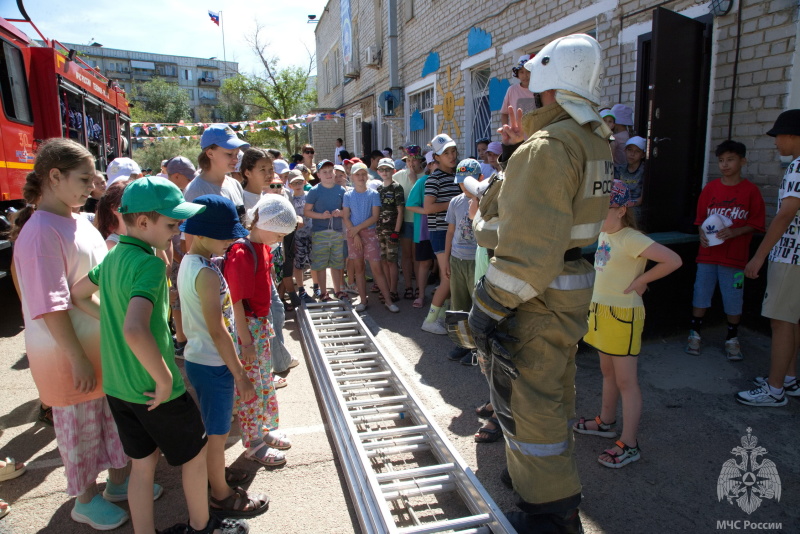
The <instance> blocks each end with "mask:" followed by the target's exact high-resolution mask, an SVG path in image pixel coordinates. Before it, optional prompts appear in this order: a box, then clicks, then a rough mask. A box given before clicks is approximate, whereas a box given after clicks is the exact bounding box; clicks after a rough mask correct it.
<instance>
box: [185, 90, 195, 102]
mask: <svg viewBox="0 0 800 534" xmlns="http://www.w3.org/2000/svg"><path fill="white" fill-rule="evenodd" d="M185 91H186V94H187V95H189V100H194V89H185Z"/></svg>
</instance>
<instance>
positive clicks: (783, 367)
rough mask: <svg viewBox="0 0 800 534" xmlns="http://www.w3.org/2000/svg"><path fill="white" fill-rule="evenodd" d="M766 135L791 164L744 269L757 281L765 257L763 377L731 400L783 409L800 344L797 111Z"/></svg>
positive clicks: (794, 389) (795, 392) (799, 390)
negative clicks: (768, 339)
mask: <svg viewBox="0 0 800 534" xmlns="http://www.w3.org/2000/svg"><path fill="white" fill-rule="evenodd" d="M767 135H769V136H772V137H774V138H775V146H776V147H777V149H778V153H779V154H780V155H781V156H792V159H793V161H792V162H791V163H790V164H789V167H788V168H787V169H786V174H784V175H783V180H782V181H781V187H780V190H779V192H778V212H777V213H776V214H775V218H774V219H772V222H771V223H770V225H769V228H767V233H766V234H765V235H764V239H763V240H762V241H761V245H759V247H758V250H756V253H755V254H754V255H753V258H752V259H751V260H750V262H749V263H748V264H747V265H746V266H745V268H744V274H745V276H747V277H748V278H757V277H758V272H759V271H760V270H761V267H762V266H763V265H764V260H766V259H767V255H769V267H768V270H767V290H766V291H765V292H764V302H763V304H762V306H761V315H763V316H764V317H769V319H770V325H771V326H772V348H771V355H770V368H769V375H768V376H766V377H757V378H755V380H753V382H754V383H755V385H756V387H755V388H754V389H751V390H750V391H740V392H739V393H737V394H736V400H737V402H740V403H741V404H747V405H749V406H785V405H786V403H787V400H786V396H787V395H788V396H790V397H800V386H798V384H797V347H798V346H800V327H798V321H800V244H799V243H798V241H797V239H798V238H797V236H798V235H800V109H790V110H788V111H784V112H783V113H781V114H780V115H778V118H777V120H776V121H775V125H774V126H773V127H772V129H771V130H770V131H768V132H767Z"/></svg>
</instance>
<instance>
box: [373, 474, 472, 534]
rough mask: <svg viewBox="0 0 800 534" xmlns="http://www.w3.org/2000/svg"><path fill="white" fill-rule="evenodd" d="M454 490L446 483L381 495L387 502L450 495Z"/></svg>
mask: <svg viewBox="0 0 800 534" xmlns="http://www.w3.org/2000/svg"><path fill="white" fill-rule="evenodd" d="M455 490H456V485H455V484H453V483H452V482H448V483H446V484H432V485H430V486H425V487H421V488H408V489H405V490H401V491H387V492H385V493H384V494H383V498H384V499H386V500H387V501H393V500H395V499H399V498H400V497H401V496H405V497H416V496H418V495H437V494H439V493H452V492H453V491H455ZM434 532H436V531H434Z"/></svg>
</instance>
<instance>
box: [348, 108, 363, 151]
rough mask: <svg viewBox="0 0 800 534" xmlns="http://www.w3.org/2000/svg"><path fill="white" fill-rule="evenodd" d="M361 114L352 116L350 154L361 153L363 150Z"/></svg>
mask: <svg viewBox="0 0 800 534" xmlns="http://www.w3.org/2000/svg"><path fill="white" fill-rule="evenodd" d="M361 141H362V139H361V115H356V116H355V117H353V151H352V152H350V154H353V155H355V154H362V153H363V152H364V148H363V144H362V143H361Z"/></svg>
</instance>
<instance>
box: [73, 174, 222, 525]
mask: <svg viewBox="0 0 800 534" xmlns="http://www.w3.org/2000/svg"><path fill="white" fill-rule="evenodd" d="M204 209H205V207H204V206H201V205H199V204H192V203H190V202H186V201H185V200H184V198H183V194H181V192H180V189H178V188H177V187H176V186H175V185H174V184H172V183H171V182H170V181H169V180H167V179H166V178H160V177H147V178H142V179H139V180H136V181H134V182H131V183H130V184H129V185H128V187H126V188H125V192H124V193H123V195H122V202H121V204H120V207H119V211H120V213H122V219H123V222H124V223H125V227H126V234H125V235H121V236H120V241H119V245H117V246H116V247H114V248H113V249H112V250H111V251H109V253H108V255H106V257H105V259H104V260H103V262H102V263H100V264H99V265H97V266H96V267H95V268H94V269H92V270H91V271H89V274H88V275H87V276H85V277H83V278H82V279H81V280H80V281H78V282H77V283H76V284H75V286H74V287H73V289H72V298H73V301H74V303H75V305H76V306H77V307H79V308H80V309H82V310H84V311H85V312H87V313H89V314H90V315H93V316H94V317H97V318H98V319H100V334H101V337H100V338H101V347H100V356H101V362H102V368H103V391H104V392H105V393H106V396H107V398H108V403H109V406H110V407H111V413H112V415H113V416H114V420H115V421H116V423H117V428H118V429H119V434H120V439H121V441H122V446H123V449H124V450H125V453H126V454H127V455H128V456H130V457H131V459H132V464H133V466H132V469H131V475H130V481H129V483H128V487H127V499H128V503H129V504H130V509H131V516H132V519H133V525H134V529H135V530H136V531H137V532H152V531H154V530H155V527H154V519H153V478H154V475H155V470H156V465H157V464H158V460H159V457H160V456H161V454H162V453H163V454H164V457H165V458H166V459H167V462H169V464H170V465H180V466H182V471H183V486H184V492H185V494H186V504H187V506H188V509H189V525H188V530H187V532H212V531H213V530H214V528H216V527H219V522H218V521H217V520H215V519H211V518H210V516H209V512H208V492H207V489H206V488H207V484H208V480H207V467H206V443H207V441H208V440H207V438H206V431H205V427H204V426H203V420H202V418H201V416H200V412H199V410H198V409H197V405H196V404H195V402H194V401H193V400H192V397H190V396H189V394H188V393H187V392H186V386H185V385H184V382H183V378H182V377H181V373H180V371H179V370H178V367H177V366H176V365H175V355H174V348H173V345H172V339H171V336H170V332H169V326H168V323H167V320H168V315H169V297H168V289H167V278H166V276H165V265H164V261H163V260H162V259H160V258H159V257H158V256H156V255H155V253H154V252H153V249H154V248H155V249H156V250H164V249H166V248H168V247H169V245H170V242H171V240H172V237H173V236H174V235H177V234H178V232H179V230H178V225H179V224H180V221H181V219H186V218H189V217H191V216H193V215H195V214H197V213H200V212H202V211H203V210H204ZM98 290H99V291H100V296H101V302H100V303H99V304H98V303H97V301H95V300H94V299H93V295H94V293H95V292H97V291H98Z"/></svg>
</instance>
